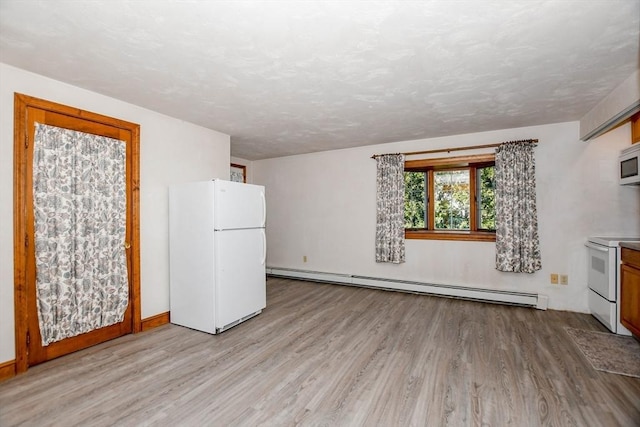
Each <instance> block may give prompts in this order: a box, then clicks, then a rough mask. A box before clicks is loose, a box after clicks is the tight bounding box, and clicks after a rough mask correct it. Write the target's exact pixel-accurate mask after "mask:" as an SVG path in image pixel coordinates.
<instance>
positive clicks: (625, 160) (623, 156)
mask: <svg viewBox="0 0 640 427" xmlns="http://www.w3.org/2000/svg"><path fill="white" fill-rule="evenodd" d="M639 162H640V144H634V145H632V146H631V147H629V148H626V149H624V150H622V152H621V153H620V184H621V185H640V174H639V173H638V163H639Z"/></svg>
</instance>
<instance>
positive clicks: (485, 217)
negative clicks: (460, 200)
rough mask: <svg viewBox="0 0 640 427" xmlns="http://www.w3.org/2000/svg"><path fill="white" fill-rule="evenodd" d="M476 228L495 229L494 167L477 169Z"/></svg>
mask: <svg viewBox="0 0 640 427" xmlns="http://www.w3.org/2000/svg"><path fill="white" fill-rule="evenodd" d="M477 174H478V176H477V178H476V182H477V183H478V195H477V198H478V199H477V200H478V208H477V213H478V229H481V230H495V229H496V193H495V167H494V166H488V167H486V168H478V169H477Z"/></svg>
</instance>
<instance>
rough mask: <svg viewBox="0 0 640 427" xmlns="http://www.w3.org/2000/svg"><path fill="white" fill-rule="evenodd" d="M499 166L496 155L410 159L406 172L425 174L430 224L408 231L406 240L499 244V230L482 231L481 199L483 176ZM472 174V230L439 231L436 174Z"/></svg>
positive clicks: (470, 196) (427, 215)
mask: <svg viewBox="0 0 640 427" xmlns="http://www.w3.org/2000/svg"><path fill="white" fill-rule="evenodd" d="M494 165H495V155H494V154H481V155H473V156H459V157H449V158H438V159H421V160H409V161H406V162H405V172H424V173H425V174H426V185H425V192H426V194H425V196H424V197H425V199H424V200H425V216H426V217H427V221H426V222H425V227H424V228H406V229H405V237H406V238H425V239H445V240H481V241H495V230H493V229H482V228H480V227H481V224H482V221H481V214H482V209H481V198H480V197H479V196H480V186H481V182H480V179H479V173H480V171H481V170H482V169H483V168H486V167H489V166H494ZM465 169H466V170H468V171H469V193H470V194H469V210H470V212H469V230H466V229H435V220H434V218H435V203H434V197H435V188H434V187H435V186H434V171H442V170H465Z"/></svg>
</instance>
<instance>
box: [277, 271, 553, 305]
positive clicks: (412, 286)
mask: <svg viewBox="0 0 640 427" xmlns="http://www.w3.org/2000/svg"><path fill="white" fill-rule="evenodd" d="M267 275H268V276H273V277H284V278H289V279H298V280H307V281H313V282H323V283H335V284H341V285H351V286H360V287H366V288H375V289H383V290H391V291H402V292H411V293H417V294H425V295H437V296H443V297H449V298H460V299H468V300H474V301H483V302H492V303H500V304H510V305H518V306H524V307H533V308H537V309H538V310H546V309H547V306H548V303H549V297H548V296H546V295H540V294H534V293H529V292H512V291H501V290H494V289H482V288H470V287H466V286H455V285H438V284H434V283H424V282H413V281H408V280H395V279H384V278H380V277H367V276H358V275H352V274H336V273H324V272H320V271H308V270H296V269H290V268H278V267H267Z"/></svg>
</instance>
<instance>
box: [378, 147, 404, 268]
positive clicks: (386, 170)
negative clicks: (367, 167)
mask: <svg viewBox="0 0 640 427" xmlns="http://www.w3.org/2000/svg"><path fill="white" fill-rule="evenodd" d="M376 161H377V167H378V170H377V179H376V183H377V193H376V199H377V212H376V262H391V263H395V264H399V263H401V262H404V155H403V154H385V155H382V156H377V157H376Z"/></svg>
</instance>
